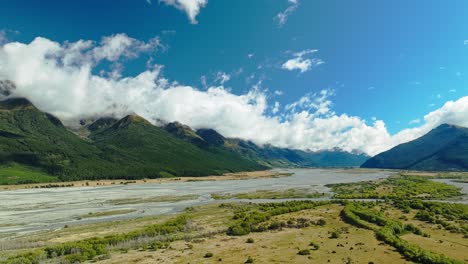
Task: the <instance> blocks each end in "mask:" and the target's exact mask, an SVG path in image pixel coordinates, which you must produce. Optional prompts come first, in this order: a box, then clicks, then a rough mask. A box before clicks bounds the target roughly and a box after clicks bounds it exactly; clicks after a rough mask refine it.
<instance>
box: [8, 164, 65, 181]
mask: <svg viewBox="0 0 468 264" xmlns="http://www.w3.org/2000/svg"><path fill="white" fill-rule="evenodd" d="M57 181H58V179H57V177H54V176H50V175H48V174H47V173H45V172H43V171H41V170H39V169H36V168H32V167H28V166H24V165H19V164H16V163H13V164H9V165H3V166H0V185H12V184H29V183H48V182H57Z"/></svg>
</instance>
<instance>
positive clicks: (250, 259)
mask: <svg viewBox="0 0 468 264" xmlns="http://www.w3.org/2000/svg"><path fill="white" fill-rule="evenodd" d="M254 261H255V260H254V259H253V258H252V257H251V256H249V257H248V258H247V260H246V261H245V262H244V263H254Z"/></svg>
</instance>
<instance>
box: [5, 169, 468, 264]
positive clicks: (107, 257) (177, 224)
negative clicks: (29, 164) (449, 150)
mask: <svg viewBox="0 0 468 264" xmlns="http://www.w3.org/2000/svg"><path fill="white" fill-rule="evenodd" d="M278 171H280V172H281V173H293V174H292V175H291V176H287V177H278V178H260V179H248V180H246V179H244V180H231V181H196V182H173V183H171V182H166V183H159V184H142V185H123V186H107V187H106V186H104V187H84V188H57V189H37V190H36V189H31V190H16V191H5V192H0V197H1V198H2V199H3V200H4V201H6V206H5V204H4V205H3V206H2V210H1V214H2V219H11V222H6V224H5V225H4V226H0V230H1V232H2V234H1V235H0V236H1V237H2V238H1V239H0V248H2V253H1V254H0V256H1V257H0V263H16V262H14V261H15V259H16V260H18V259H22V261H26V260H33V262H31V263H35V262H34V260H40V261H41V263H42V262H44V263H73V262H74V261H80V262H86V261H88V260H92V262H94V263H96V262H97V263H168V262H170V263H212V262H213V263H214V262H216V263H243V262H247V263H287V262H290V261H293V262H296V263H302V262H314V261H315V262H317V261H318V262H327V263H328V262H329V263H371V262H372V263H382V262H383V263H413V262H414V263H463V262H466V261H467V260H468V259H467V258H466V255H464V253H463V252H464V251H463V250H465V249H466V247H468V243H467V242H466V241H467V238H466V237H467V232H468V230H467V228H468V226H467V221H468V218H467V217H468V203H467V202H468V201H467V200H466V199H465V197H466V195H467V193H466V188H465V189H459V188H457V187H455V186H454V185H451V184H447V183H452V182H451V181H450V180H448V179H447V178H448V177H449V175H448V174H443V175H442V174H441V175H440V176H441V177H442V178H445V179H443V180H444V181H447V183H441V182H439V180H437V181H436V179H428V178H427V177H431V178H437V175H431V176H427V175H426V176H416V175H412V176H405V174H404V173H402V174H401V175H400V173H398V172H396V171H379V170H362V169H355V170H324V169H283V170H278ZM412 174H413V173H412ZM414 174H417V173H416V172H414ZM423 175H424V173H423ZM408 177H409V178H408ZM467 177H468V175H466V174H457V177H456V178H459V179H466V178H467ZM402 181H403V182H402ZM405 181H407V182H405ZM409 182H419V183H421V182H422V184H419V185H418V184H415V185H411V184H409ZM398 184H404V185H406V186H408V187H407V188H404V189H396V188H395V187H394V186H398ZM457 184H464V185H466V183H460V182H457ZM305 186H306V187H308V188H310V189H309V190H307V192H306V191H304V187H305ZM327 186H329V187H330V188H331V189H330V188H328V187H327ZM364 186H366V187H365V188H364ZM425 186H427V187H425ZM434 186H437V187H438V188H431V187H434ZM441 188H442V189H441ZM74 190H76V191H74ZM175 190H177V191H176V192H177V194H174V193H175ZM220 190H222V191H221V192H220ZM310 190H314V193H326V194H327V195H326V197H319V198H307V195H310ZM375 190H384V192H383V193H382V194H385V197H383V196H381V195H379V196H369V195H367V194H368V193H372V192H373V191H375ZM440 190H446V191H440ZM331 191H333V192H331ZM65 193H66V195H64V194H65ZM292 193H293V194H295V195H291V194H292ZM355 193H356V194H355ZM357 193H361V194H363V195H361V196H359V195H357ZM377 193H380V192H377ZM421 193H425V194H426V195H425V196H420V194H421ZM20 194H21V195H22V196H23V199H21V201H19V200H17V199H14V197H15V196H16V195H20ZM220 194H222V195H220ZM344 194H347V195H349V196H343V195H344ZM28 195H31V198H32V199H31V200H29V199H28V198H27V197H28ZM51 195H52V196H51ZM213 195H218V197H215V198H217V199H213ZM301 195H302V198H301ZM431 195H432V196H431ZM158 196H159V197H160V200H159V201H158V199H157V197H158ZM9 197H11V198H12V200H10V201H9ZM33 197H34V198H33ZM41 197H42V198H41ZM46 197H47V198H46ZM53 197H56V198H53ZM64 197H69V198H68V199H69V200H68V202H67V199H64ZM78 197H80V198H81V201H80V200H77V199H78ZM91 197H92V199H90V198H91ZM110 197H111V198H112V200H109V198H110ZM123 197H126V198H123ZM268 197H270V199H269V198H268ZM292 197H294V198H292ZM331 197H335V198H338V199H330V198H331ZM349 198H352V199H349ZM376 198H377V199H376ZM382 198H384V199H382ZM33 199H34V200H33ZM55 199H57V200H56V201H54V200H55ZM137 199H139V200H137ZM431 199H434V201H431ZM441 199H445V200H446V201H445V202H443V203H441ZM8 201H9V202H8ZM72 201H73V202H72ZM116 201H118V202H116ZM447 202H449V203H447ZM33 203H37V205H33ZM9 210H11V211H9ZM132 210H133V211H132ZM41 211H43V212H44V214H42V213H41ZM52 211H53V212H54V213H53V214H51V212H52ZM28 215H30V216H28ZM41 215H42V216H41ZM16 216H17V217H21V219H22V220H23V223H21V224H20V225H17V224H16V225H15V224H14V223H18V221H20V220H19V218H18V219H16V218H15V217H16ZM67 218H68V219H69V220H67ZM28 219H30V220H28ZM39 221H40V222H41V223H39ZM395 225H398V226H400V227H401V228H400V227H399V228H400V229H395V228H396V227H394V226H395ZM390 227H391V228H393V229H392V230H398V231H392V232H395V233H391V234H390V235H389V237H386V236H384V234H386V233H385V232H387V231H386V230H387V229H388V228H390ZM398 241H400V242H398ZM438 245H443V247H440V246H438ZM31 248H36V249H31ZM67 248H69V249H67ZM73 248H75V250H71V249H73ZM26 249H27V250H26ZM76 249H79V250H78V251H77V250H76ZM31 250H32V251H31ZM68 250H71V251H68ZM54 252H55V253H54ZM73 252H74V253H73ZM2 259H3V260H2ZM423 259H429V260H423ZM324 260H325V261H324ZM2 261H3V262H2ZM249 261H252V262H249ZM20 263H27V262H20Z"/></svg>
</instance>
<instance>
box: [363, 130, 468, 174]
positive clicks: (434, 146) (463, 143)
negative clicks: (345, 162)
mask: <svg viewBox="0 0 468 264" xmlns="http://www.w3.org/2000/svg"><path fill="white" fill-rule="evenodd" d="M362 167H364V168H389V169H411V170H431V171H432V170H433V171H449V170H468V128H464V127H459V126H454V125H448V124H444V125H440V126H439V127H437V128H435V129H433V130H431V131H430V132H429V133H427V134H426V135H424V136H422V137H420V138H418V139H416V140H413V141H411V142H408V143H404V144H401V145H398V146H396V147H394V148H392V149H390V150H388V151H385V152H383V153H381V154H379V155H377V156H375V157H373V158H371V159H369V160H368V161H366V162H365V163H364V164H363V165H362Z"/></svg>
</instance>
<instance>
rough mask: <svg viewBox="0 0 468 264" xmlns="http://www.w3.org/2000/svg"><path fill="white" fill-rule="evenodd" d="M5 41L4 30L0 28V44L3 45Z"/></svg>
mask: <svg viewBox="0 0 468 264" xmlns="http://www.w3.org/2000/svg"><path fill="white" fill-rule="evenodd" d="M6 42H7V38H6V33H5V30H0V45H3V44H5V43H6Z"/></svg>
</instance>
